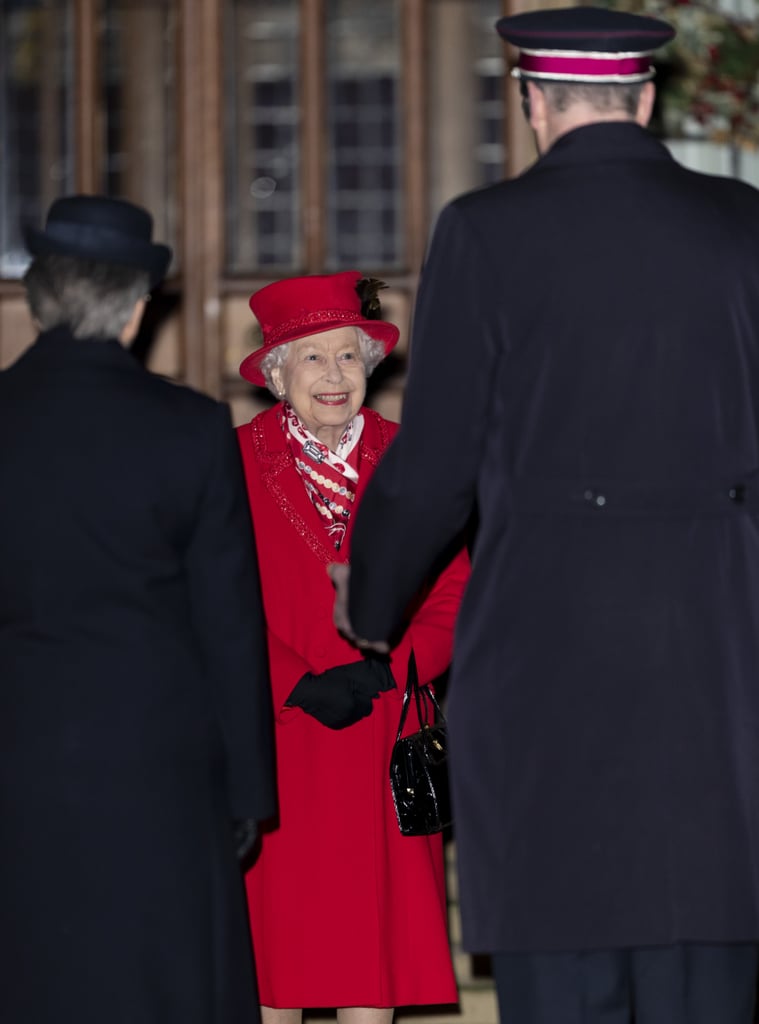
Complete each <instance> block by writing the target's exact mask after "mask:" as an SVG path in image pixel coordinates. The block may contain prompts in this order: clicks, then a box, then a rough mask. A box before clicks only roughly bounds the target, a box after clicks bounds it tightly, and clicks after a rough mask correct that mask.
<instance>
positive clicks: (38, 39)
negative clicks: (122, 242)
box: [0, 0, 74, 278]
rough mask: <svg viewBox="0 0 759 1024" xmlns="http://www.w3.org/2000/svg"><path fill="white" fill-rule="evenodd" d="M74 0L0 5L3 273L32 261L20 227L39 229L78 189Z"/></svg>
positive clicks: (14, 0) (15, 272)
mask: <svg viewBox="0 0 759 1024" xmlns="http://www.w3.org/2000/svg"><path fill="white" fill-rule="evenodd" d="M72 7H73V3H72V2H71V0H57V2H52V0H37V2H35V0H5V2H4V3H2V4H0V68H3V69H4V73H3V79H2V86H1V87H0V153H2V159H0V276H2V277H12V278H17V277H20V276H21V275H22V274H23V272H24V270H25V268H26V266H27V264H28V262H29V254H28V253H27V251H26V249H25V248H24V244H23V239H22V235H21V226H22V224H32V225H34V226H39V225H41V223H42V221H43V219H44V216H45V212H46V210H47V207H48V206H49V205H50V203H51V202H52V200H53V199H55V197H56V196H58V195H60V194H62V193H65V192H69V191H71V190H72V189H73V180H74V168H73V160H72V138H73V131H72V123H71V111H72V108H73V103H72V99H71V84H72V81H73V70H72V59H73V55H72Z"/></svg>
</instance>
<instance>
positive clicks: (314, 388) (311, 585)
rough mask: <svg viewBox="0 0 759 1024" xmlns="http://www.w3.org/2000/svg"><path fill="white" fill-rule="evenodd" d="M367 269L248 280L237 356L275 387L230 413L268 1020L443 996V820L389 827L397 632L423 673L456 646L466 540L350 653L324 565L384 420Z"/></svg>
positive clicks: (252, 901)
mask: <svg viewBox="0 0 759 1024" xmlns="http://www.w3.org/2000/svg"><path fill="white" fill-rule="evenodd" d="M378 284H379V282H374V281H367V280H366V279H362V278H361V275H360V274H359V273H357V272H347V273H339V274H330V275H326V276H309V277H300V278H290V279H287V280H283V281H279V282H276V283H274V284H271V285H268V286H267V287H265V288H263V289H262V290H261V291H259V292H257V293H256V294H254V295H253V297H252V298H251V300H250V305H251V309H252V310H253V313H254V314H255V316H256V317H257V319H258V321H259V324H260V326H261V330H262V334H263V345H262V347H261V348H260V349H258V350H257V351H255V352H254V353H253V354H251V355H249V356H248V357H247V358H246V359H245V360H244V361H243V363H242V366H241V367H240V372H241V374H242V376H243V377H245V379H246V380H249V381H251V382H252V383H254V384H259V385H263V386H266V387H268V388H269V389H270V390H271V391H272V392H273V393H274V394H275V395H276V397H277V398H278V399H279V401H278V403H277V404H276V405H275V406H273V408H271V409H268V410H267V411H265V412H263V413H261V414H259V415H258V416H256V417H255V418H254V419H253V420H252V421H251V422H250V423H248V424H246V425H244V426H242V427H240V428H238V435H239V441H240V447H241V450H242V455H243V461H244V465H245V472H246V477H247V484H248V493H249V497H250V505H251V510H252V516H253V524H254V529H255V535H256V543H257V547H258V554H259V559H260V571H261V580H262V588H263V599H264V608H265V613H266V618H267V624H268V644H269V657H270V665H271V676H272V692H273V698H274V713H275V721H276V748H277V770H278V787H279V816H278V819H277V821H276V822H275V823H273V827H272V828H271V830H269V831H267V832H265V834H264V836H263V841H262V847H261V853H260V856H259V858H258V860H257V861H256V863H255V865H254V866H253V868H252V869H251V870H250V871H249V873H248V875H247V879H246V881H247V892H248V901H249V907H250V922H251V930H252V936H253V945H254V948H255V953H256V961H257V969H258V973H259V987H260V997H261V1002H262V1004H263V1005H262V1015H263V1022H264V1024H299V1022H300V1020H301V1017H302V1011H303V1009H304V1008H313V1007H329V1008H332V1007H337V1012H338V1021H339V1024H389V1022H390V1020H391V1019H392V1015H393V1008H394V1007H396V1006H401V1005H414V1004H437V1003H452V1002H455V1001H456V999H457V992H456V986H455V980H454V976H453V971H452V967H451V958H450V952H449V946H448V936H447V927H446V900H445V884H444V871H443V849H442V839H441V836H440V835H434V836H416V837H409V836H402V835H401V834H400V831H399V828H398V824H397V821H396V818H395V813H394V808H393V803H392V796H391V792H390V784H389V778H388V765H389V758H390V753H391V748H392V745H393V742H394V740H395V736H396V732H397V728H398V720H399V715H400V708H401V698H402V694H403V690H404V688H405V682H406V671H407V664H408V659H409V653H410V651H411V649H412V648H413V650H414V653H415V656H416V661H417V665H418V669H419V677H420V682H422V683H425V682H429V681H431V680H434V679H435V678H436V677H437V676H439V675H440V674H441V673H442V672H444V671H445V669H446V668H447V666H448V663H449V661H450V658H451V650H452V638H453V626H454V620H455V617H456V613H457V611H458V607H459V601H460V597H461V593H462V590H463V587H464V583H465V580H466V578H467V575H468V560H467V558H466V555H465V554H464V553H463V552H462V553H460V554H459V555H457V556H456V557H455V558H454V559H453V561H452V562H451V563H450V564H449V566H448V567H447V568H446V569H445V570H444V571H443V572H442V573H441V575H440V576H439V577H438V578H437V579H436V580H434V581H431V582H430V585H429V588H428V590H427V591H426V594H425V596H424V599H423V600H422V599H421V598H420V600H419V602H417V605H416V610H415V612H414V614H413V615H412V616H411V617H410V621H409V622H408V624H407V627H406V629H405V632H404V634H403V637H402V638H401V639H400V641H399V642H398V643H397V646H395V647H394V649H393V650H392V651H391V654H390V657H389V660H385V661H383V660H379V659H374V660H372V659H367V658H364V657H362V655H361V653H360V652H359V651H358V650H356V648H355V647H352V646H351V645H350V644H349V643H348V642H347V641H346V640H345V639H343V638H342V637H341V636H340V635H339V634H338V633H337V631H336V630H335V628H334V626H333V624H332V605H333V598H334V591H333V587H332V584H331V582H330V579H329V577H328V575H327V567H328V566H329V565H330V563H333V562H346V561H347V560H348V557H349V550H350V535H351V525H352V512H353V510H354V509H355V507H356V504H357V502H360V500H361V495H362V493H363V491H364V489H365V487H366V484H367V480H368V479H369V477H370V476H371V474H372V472H373V470H374V468H375V467H376V465H377V463H378V462H379V460H380V458H381V457H382V453H383V451H384V450H385V448H386V447H387V445H388V444H389V442H390V440H391V438H392V437H393V435H394V434H395V432H396V430H397V425H396V424H394V423H391V422H389V421H388V420H385V419H383V417H381V416H379V415H378V414H377V413H376V412H373V411H372V410H371V409H368V408H366V407H364V405H363V401H364V396H365V393H366V379H367V377H368V375H369V374H370V373H371V372H372V370H373V369H374V368H375V367H376V365H377V364H378V363H379V362H380V360H381V359H383V358H384V357H385V355H386V354H387V353H388V352H389V351H390V350H391V349H392V348H393V346H394V345H395V343H396V342H397V340H398V329H397V328H396V327H395V326H393V325H392V324H390V323H387V322H385V321H383V320H381V319H379V318H378V317H379V315H380V312H379V303H378V301H377V297H376V290H377V285H378ZM412 717H413V716H412V715H410V716H409V718H410V719H411V718H412ZM416 728H419V725H418V723H416V722H412V721H409V722H408V723H407V728H406V731H413V730H414V729H416Z"/></svg>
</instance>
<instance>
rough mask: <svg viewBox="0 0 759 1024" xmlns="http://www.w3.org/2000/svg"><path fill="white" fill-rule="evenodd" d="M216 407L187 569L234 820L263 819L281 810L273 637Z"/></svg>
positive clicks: (227, 435) (233, 457) (244, 506)
mask: <svg viewBox="0 0 759 1024" xmlns="http://www.w3.org/2000/svg"><path fill="white" fill-rule="evenodd" d="M216 409H217V415H216V416H215V419H214V422H213V423H212V424H211V428H210V431H211V436H210V438H209V447H210V451H209V463H208V470H207V479H206V483H205V487H204V489H203V494H202V498H201V501H200V505H199V508H198V509H197V514H196V520H195V526H194V531H193V536H192V539H191V541H190V544H189V548H188V551H187V563H186V568H187V577H188V583H189V589H190V597H191V602H192V615H193V626H194V630H195V634H196V637H197V641H198V646H199V648H200V651H201V654H202V658H203V662H204V667H205V674H206V678H207V680H208V685H209V686H210V687H211V694H210V697H211V701H210V702H211V704H212V706H213V707H214V708H215V710H216V714H217V718H218V723H219V727H220V729H221V734H222V737H223V742H224V747H225V755H226V766H227V784H228V795H229V811H230V816H231V817H232V818H235V819H242V818H254V819H257V820H259V821H261V820H263V819H265V818H267V817H269V816H270V815H272V814H273V813H274V811H275V792H274V760H273V738H272V721H271V720H272V710H271V696H270V686H269V672H268V661H267V656H266V632H265V627H264V616H263V605H262V601H261V594H260V583H259V577H258V563H257V559H256V552H255V545H254V542H253V533H252V529H251V522H250V511H249V509H248V499H247V494H246V491H245V482H244V478H243V472H242V465H241V462H240V454H239V449H238V445H237V441H236V438H235V434H234V431H233V429H232V424H231V421H230V417H229V412H228V410H227V408H226V407H225V406H221V405H219V406H217V407H216Z"/></svg>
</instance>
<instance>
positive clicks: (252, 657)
mask: <svg viewBox="0 0 759 1024" xmlns="http://www.w3.org/2000/svg"><path fill="white" fill-rule="evenodd" d="M0 437H1V438H2V443H1V444H0V833H1V835H0V928H1V929H2V935H3V941H2V953H0V972H1V974H2V980H1V981H0V1020H2V1021H3V1022H4V1024H60V1022H61V1021H76V1022H77V1024H105V1022H107V1024H250V1022H251V1021H252V1020H255V1014H256V1012H257V1005H256V1004H257V998H256V993H255V982H254V972H253V966H252V958H251V951H250V945H249V936H248V933H247V924H246V914H245V904H244V895H243V891H242V880H241V877H240V871H239V867H238V865H237V861H236V854H235V849H234V843H233V838H232V831H231V819H233V818H247V817H250V818H256V819H261V818H265V817H267V816H268V815H269V814H271V812H272V810H273V781H272V774H271V771H272V768H271V764H272V762H271V733H270V723H269V696H268V677H267V665H266V660H265V654H264V652H265V637H264V634H263V627H262V617H261V616H262V613H261V605H260V597H259V592H258V578H257V568H256V561H255V553H254V550H253V547H252V543H251V531H250V517H249V512H248V507H247V499H246V496H245V491H244V484H243V481H242V472H241V466H240V460H239V455H238V451H237V445H236V441H235V436H234V432H233V430H232V428H231V424H230V420H229V413H228V410H227V409H226V408H225V407H224V406H222V405H220V404H219V403H217V402H214V401H212V400H211V399H209V398H206V397H205V396H203V395H200V394H197V393H195V392H193V391H191V390H190V389H188V388H184V387H178V386H176V385H174V384H171V383H169V382H167V381H164V380H161V379H160V378H158V377H157V376H154V375H152V374H150V373H147V372H146V371H145V370H144V369H143V368H142V367H141V366H140V365H139V364H138V363H137V362H136V361H135V360H134V359H133V358H132V356H131V355H130V354H129V353H128V352H127V351H126V350H124V349H123V348H122V347H121V345H119V344H118V342H116V341H102V342H101V341H75V340H74V339H73V338H72V337H71V336H70V335H69V334H68V332H67V331H65V330H62V329H55V330H53V331H50V332H46V333H45V334H43V335H41V336H40V338H39V339H38V340H37V341H36V342H35V344H34V345H32V346H31V347H30V348H29V349H28V350H27V351H26V353H25V354H24V355H22V357H21V358H20V359H19V360H18V361H17V362H16V363H15V364H14V365H13V366H11V367H10V368H9V369H7V370H6V371H4V372H3V373H0Z"/></svg>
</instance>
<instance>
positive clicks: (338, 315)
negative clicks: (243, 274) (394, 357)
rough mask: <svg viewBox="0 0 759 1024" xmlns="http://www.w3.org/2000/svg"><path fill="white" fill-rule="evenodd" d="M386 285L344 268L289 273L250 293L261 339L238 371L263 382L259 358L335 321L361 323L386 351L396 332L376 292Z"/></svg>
mask: <svg viewBox="0 0 759 1024" xmlns="http://www.w3.org/2000/svg"><path fill="white" fill-rule="evenodd" d="M386 287H387V285H385V283H384V282H383V281H380V280H378V279H377V278H366V277H364V276H363V275H362V274H360V273H359V272H358V271H357V270H347V271H343V272H341V273H338V274H309V275H307V276H305V277H288V278H285V279H284V280H282V281H275V282H274V283H273V284H268V285H266V286H265V287H264V288H261V289H260V291H257V292H255V293H254V294H253V295H251V297H250V302H249V305H250V308H251V310H252V312H253V315H254V316H255V317H256V319H257V320H258V322H259V324H260V326H261V333H262V335H263V344H262V346H261V348H259V349H256V351H255V352H251V353H250V355H248V356H246V357H245V359H243V361H242V363H241V364H240V374H241V376H242V377H244V378H245V380H248V381H250V382H251V383H252V384H259V385H261V386H263V387H265V386H266V378H265V377H264V375H263V373H262V372H261V362H262V361H263V360H264V359H265V358H266V356H267V355H268V354H269V352H271V351H272V349H274V348H276V347H277V346H279V345H286V344H288V343H289V342H291V341H297V340H298V339H299V338H307V337H309V336H310V335H312V334H323V333H324V332H325V331H333V330H335V328H337V327H358V328H360V329H361V330H363V331H364V332H365V333H366V334H368V335H369V337H370V338H374V339H376V340H377V341H380V342H382V344H383V346H384V348H385V355H387V354H388V352H390V351H391V349H393V348H394V347H395V345H396V344H397V342H398V337H399V333H400V332H399V330H398V328H397V327H396V326H395V324H391V323H388V322H387V321H386V320H382V319H381V317H382V309H381V306H380V301H379V295H378V292H379V291H380V290H381V289H382V288H386Z"/></svg>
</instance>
